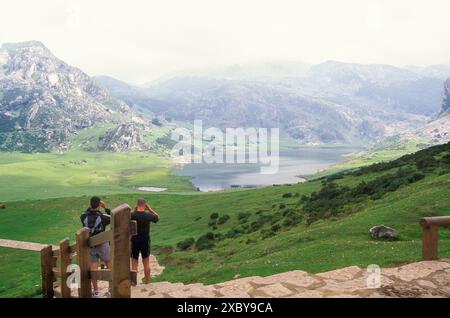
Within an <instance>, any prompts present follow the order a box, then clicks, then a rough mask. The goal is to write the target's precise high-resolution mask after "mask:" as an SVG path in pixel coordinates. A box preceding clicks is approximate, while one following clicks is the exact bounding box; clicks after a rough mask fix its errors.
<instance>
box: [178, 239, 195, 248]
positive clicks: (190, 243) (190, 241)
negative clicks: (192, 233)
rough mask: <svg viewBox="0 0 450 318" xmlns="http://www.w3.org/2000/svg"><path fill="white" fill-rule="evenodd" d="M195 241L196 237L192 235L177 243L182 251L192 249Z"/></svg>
mask: <svg viewBox="0 0 450 318" xmlns="http://www.w3.org/2000/svg"><path fill="white" fill-rule="evenodd" d="M194 243H195V239H194V238H192V237H190V238H187V239H185V240H183V241H180V242H178V243H177V248H178V249H179V250H180V251H185V250H188V249H190V248H191V247H192V246H193V245H194Z"/></svg>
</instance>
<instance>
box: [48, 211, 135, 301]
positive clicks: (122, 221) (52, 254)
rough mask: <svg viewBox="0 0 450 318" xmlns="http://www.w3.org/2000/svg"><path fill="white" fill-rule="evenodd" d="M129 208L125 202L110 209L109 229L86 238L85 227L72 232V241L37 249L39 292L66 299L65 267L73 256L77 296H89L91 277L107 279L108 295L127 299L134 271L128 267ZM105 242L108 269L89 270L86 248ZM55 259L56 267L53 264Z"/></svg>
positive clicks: (131, 226) (131, 232)
mask: <svg viewBox="0 0 450 318" xmlns="http://www.w3.org/2000/svg"><path fill="white" fill-rule="evenodd" d="M130 211H131V208H130V207H129V206H128V205H127V204H123V205H121V206H118V207H117V208H115V209H113V210H112V211H111V229H110V230H108V231H105V232H102V233H100V234H98V235H95V236H93V237H89V229H88V228H82V229H80V230H79V231H77V233H76V244H74V245H70V243H69V239H68V238H65V239H63V240H62V241H61V242H60V244H59V249H55V250H54V249H53V247H52V246H51V245H48V246H46V247H44V248H43V249H42V250H41V272H42V294H43V296H44V297H47V298H53V297H61V298H70V297H74V296H73V295H71V290H70V288H69V286H68V284H67V279H68V278H69V275H70V274H71V273H68V270H67V269H68V266H69V265H70V264H71V263H72V261H73V260H74V259H75V258H76V261H77V264H78V269H79V278H80V279H79V281H78V297H79V298H90V297H91V279H97V280H100V281H108V282H109V284H110V287H111V297H113V298H129V297H130V296H131V283H136V280H137V273H136V272H135V271H131V270H130V238H131V236H133V235H136V231H137V228H136V221H131V220H130V217H131V214H130ZM106 242H109V243H110V244H111V269H97V270H91V269H90V254H89V251H90V248H91V247H94V246H96V245H99V244H102V243H106ZM58 260H59V266H57V264H58Z"/></svg>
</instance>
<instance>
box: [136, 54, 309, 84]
mask: <svg viewBox="0 0 450 318" xmlns="http://www.w3.org/2000/svg"><path fill="white" fill-rule="evenodd" d="M310 67H311V65H309V64H306V63H303V62H298V61H279V60H270V61H260V62H248V63H235V64H231V65H219V66H210V67H204V68H198V69H191V70H184V71H179V72H172V73H169V74H167V75H166V76H163V77H161V78H158V79H157V80H155V81H153V82H149V83H147V84H146V85H144V86H146V87H151V86H154V85H155V84H158V83H162V82H165V81H167V80H170V79H173V78H177V77H190V76H197V77H205V78H210V79H227V80H239V81H276V80H279V79H282V78H289V77H301V76H304V75H305V74H306V72H307V71H308V70H309V68H310Z"/></svg>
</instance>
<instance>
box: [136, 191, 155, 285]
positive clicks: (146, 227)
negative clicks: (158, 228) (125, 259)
mask: <svg viewBox="0 0 450 318" xmlns="http://www.w3.org/2000/svg"><path fill="white" fill-rule="evenodd" d="M131 219H132V220H134V221H136V223H137V235H135V236H133V237H132V238H131V269H132V270H134V271H137V269H138V261H139V254H141V256H142V264H143V265H144V274H145V283H146V284H149V283H150V263H149V256H150V223H151V222H153V223H156V222H158V221H159V220H160V217H159V215H158V213H156V212H155V211H154V210H153V209H152V208H151V207H150V206H149V205H148V204H147V202H146V201H145V200H144V199H139V200H138V201H137V205H136V208H135V210H134V211H133V212H131Z"/></svg>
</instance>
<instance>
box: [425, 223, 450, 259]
mask: <svg viewBox="0 0 450 318" xmlns="http://www.w3.org/2000/svg"><path fill="white" fill-rule="evenodd" d="M420 225H421V226H422V230H423V239H422V259H423V260H424V261H431V260H435V259H438V257H439V228H440V227H448V226H450V216H435V217H427V218H422V219H421V220H420Z"/></svg>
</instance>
